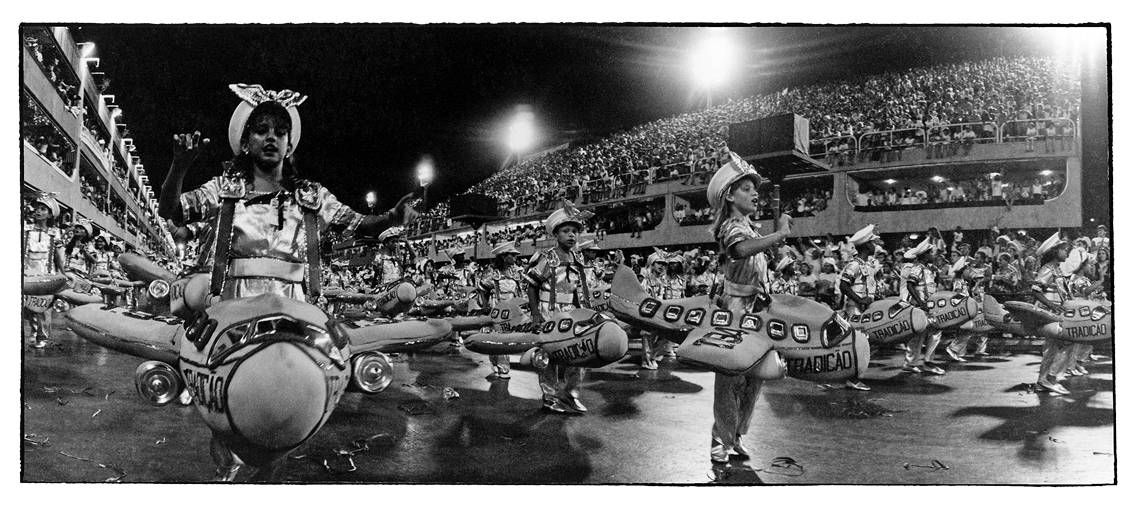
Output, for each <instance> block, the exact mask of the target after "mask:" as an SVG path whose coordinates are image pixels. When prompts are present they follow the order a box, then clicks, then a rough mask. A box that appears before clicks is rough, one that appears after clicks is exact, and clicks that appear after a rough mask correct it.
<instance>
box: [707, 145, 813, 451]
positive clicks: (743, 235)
mask: <svg viewBox="0 0 1140 506" xmlns="http://www.w3.org/2000/svg"><path fill="white" fill-rule="evenodd" d="M760 182H761V181H760V175H759V174H757V173H756V169H754V168H752V166H751V165H749V164H748V163H747V162H745V161H744V160H742V159H741V158H740V157H739V156H737V155H736V154H735V153H733V154H731V157H730V159H729V161H728V163H726V164H724V165H723V166H722V167H721V168H720V169H719V170H717V172H716V174H714V175H713V177H712V179H710V180H709V186H708V189H707V190H706V193H707V197H708V202H709V204H710V205H712V206H713V207H714V208H715V209H716V211H715V212H716V216H717V217H716V221H715V222H714V223H713V227H712V232H713V237H714V239H715V240H716V242H717V244H718V245H719V246H720V251H721V257H720V258H721V260H722V262H723V268H722V270H723V271H724V289H723V293H724V295H723V296H722V297H720V299H719V300H718V303H717V305H718V306H719V307H720V308H721V309H727V310H730V311H740V312H756V311H758V310H759V308H758V307H757V305H762V304H766V303H767V301H768V300H769V297H768V289H769V286H768V280H769V274H768V258H767V257H766V256H765V255H764V253H763V252H764V251H765V250H767V249H768V248H770V247H772V246H774V245H778V244H780V243H782V242H783V241H784V239H785V238H787V237H788V235H789V234H790V233H791V221H792V220H791V217H789V216H788V215H786V214H781V215H780V217H779V219H778V220H777V221H778V223H779V226H778V229H777V230H776V231H775V233H773V234H770V235H767V236H762V235H761V234H760V231H759V228H760V227H759V225H758V224H756V223H753V222H752V220H751V219H749V216H750V215H752V214H754V213H755V212H756V210H757V209H756V206H757V202H758V201H759V199H760V194H759V191H758V189H759V186H760ZM714 374H715V375H716V379H715V381H714V383H713V427H712V443H711V447H710V450H709V456H710V458H711V459H712V461H713V462H715V463H718V464H723V463H726V462H728V459H729V457H730V456H737V457H741V458H748V457H749V450H748V449H747V448H746V447H745V446H744V443H743V441H742V438H743V436H744V434H746V433H747V432H748V426H749V424H750V423H751V421H752V410H753V408H755V406H756V399H757V398H758V397H759V396H760V387H761V385H762V384H763V381H761V380H758V379H754V378H750V377H747V376H729V375H727V374H721V373H714Z"/></svg>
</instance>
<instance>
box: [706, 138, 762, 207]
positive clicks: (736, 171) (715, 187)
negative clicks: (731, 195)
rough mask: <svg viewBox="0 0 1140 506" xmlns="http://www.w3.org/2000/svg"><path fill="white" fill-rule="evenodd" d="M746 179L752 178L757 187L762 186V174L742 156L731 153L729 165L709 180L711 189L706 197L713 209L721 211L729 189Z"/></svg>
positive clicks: (721, 168)
mask: <svg viewBox="0 0 1140 506" xmlns="http://www.w3.org/2000/svg"><path fill="white" fill-rule="evenodd" d="M746 177H750V178H752V179H753V180H754V181H755V183H756V186H760V183H761V179H760V174H759V173H757V172H756V169H755V168H753V167H752V165H751V164H749V163H748V162H746V161H744V159H743V158H741V157H740V155H737V154H736V153H732V152H730V153H729V160H728V163H725V164H724V165H721V167H720V169H718V170H717V171H716V173H715V174H713V177H712V179H709V187H708V189H706V190H705V197H706V198H708V201H709V205H710V206H712V208H713V209H720V208H721V206H723V205H724V202H725V199H727V197H728V189H729V188H731V187H732V184H733V183H735V182H737V181H739V180H741V179H743V178H746Z"/></svg>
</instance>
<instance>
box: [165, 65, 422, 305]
mask: <svg viewBox="0 0 1140 506" xmlns="http://www.w3.org/2000/svg"><path fill="white" fill-rule="evenodd" d="M230 89H231V90H233V91H234V93H236V94H237V95H238V97H239V98H241V99H242V101H241V103H240V104H239V105H238V107H237V108H236V109H235V110H234V114H233V116H232V117H231V118H230V125H229V143H230V148H231V149H232V150H233V153H234V158H233V159H232V161H231V162H229V163H228V164H227V168H226V170H225V171H224V173H223V174H222V175H221V176H217V177H215V178H213V179H211V180H210V181H208V182H206V183H205V184H203V185H202V186H201V187H199V188H197V189H195V190H192V191H189V192H186V193H183V192H182V180H183V179H184V178H185V176H186V173H187V171H189V169H190V168H191V166H192V165H193V163H194V161H195V160H196V159H197V158H198V155H199V153H200V152H201V150H200V149H199V145H200V144H204V143H208V142H209V139H205V140H203V139H201V134H200V133H199V132H195V133H193V134H181V135H175V136H174V162H173V163H172V164H171V167H170V172H169V173H168V174H167V177H166V180H165V181H164V182H163V184H162V193H161V195H160V198H159V215H160V216H162V217H163V218H166V219H170V220H172V221H174V222H175V224H176V225H182V224H184V223H190V222H202V221H214V222H215V225H214V227H213V228H214V230H215V231H216V232H220V233H216V234H211V235H213V236H214V237H213V240H212V244H210V245H208V246H207V245H203V247H204V248H207V249H206V251H210V252H212V257H213V258H212V259H211V261H212V263H213V265H214V278H216V279H214V280H213V282H212V285H211V293H212V294H213V295H214V296H219V297H221V298H222V299H231V298H237V297H250V296H254V295H259V294H262V293H273V294H277V295H281V296H284V297H290V298H294V299H297V300H305V299H306V297H308V298H310V299H313V300H315V299H316V298H317V297H318V296H319V295H320V294H319V287H320V281H319V280H317V279H310V278H313V277H318V276H317V274H318V273H319V270H318V268H313V267H317V266H319V258H318V256H317V255H318V252H317V247H316V245H317V244H319V237H316V236H319V234H320V233H322V232H324V231H325V230H327V229H328V228H329V227H337V228H341V229H343V230H345V231H346V232H349V233H351V232H353V231H358V232H360V233H361V234H364V235H376V234H379V233H380V232H381V231H383V230H384V229H386V228H388V227H389V226H392V225H397V224H400V223H402V222H404V220H405V219H411V218H414V217H415V216H416V215H417V214H418V213H416V212H415V211H414V210H410V209H407V208H406V206H405V204H406V203H407V202H408V201H410V200H411V198H412V197H411V195H407V196H405V197H404V198H403V199H401V200H400V202H399V203H397V205H396V206H395V207H394V208H392V209H391V210H389V211H388V212H386V213H384V214H381V215H361V214H359V213H357V212H356V211H353V210H352V209H351V208H349V207H348V206H346V205H344V204H341V203H340V201H339V200H337V198H336V196H334V195H333V194H332V193H331V192H329V191H328V190H327V189H325V188H324V187H323V186H321V185H320V184H318V183H316V182H313V181H309V180H306V179H302V178H301V177H300V173H299V172H298V171H297V168H296V167H295V166H294V165H293V162H292V158H291V156H292V154H293V152H294V150H295V149H296V148H297V145H298V144H299V143H300V140H301V117H300V115H299V113H298V112H297V106H299V105H301V103H303V102H304V101H305V98H306V97H305V96H304V95H300V94H298V93H296V92H293V91H290V90H283V91H280V92H275V91H271V90H264V89H262V88H261V86H258V85H242V84H237V85H231V86H230ZM310 223H311V224H310ZM309 230H311V231H312V233H310V231H309ZM219 236H220V237H223V239H219V238H218V237H219ZM219 241H221V244H218V243H219ZM309 273H312V274H309ZM219 278H220V279H219ZM219 285H220V286H219Z"/></svg>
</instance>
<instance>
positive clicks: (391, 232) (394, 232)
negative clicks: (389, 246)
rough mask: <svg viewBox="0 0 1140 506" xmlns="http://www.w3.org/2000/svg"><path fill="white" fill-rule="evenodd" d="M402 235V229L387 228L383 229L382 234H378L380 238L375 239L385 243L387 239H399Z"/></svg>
mask: <svg viewBox="0 0 1140 506" xmlns="http://www.w3.org/2000/svg"><path fill="white" fill-rule="evenodd" d="M403 233H404V227H388V228H386V229H384V231H383V232H380V236H379V237H377V239H379V240H380V241H386V240H388V239H395V238H398V237H400V234H403Z"/></svg>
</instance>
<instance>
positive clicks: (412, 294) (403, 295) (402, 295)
mask: <svg viewBox="0 0 1140 506" xmlns="http://www.w3.org/2000/svg"><path fill="white" fill-rule="evenodd" d="M396 299H398V300H399V301H400V302H402V303H404V304H410V303H412V302H413V301H415V300H416V287H415V286H414V285H412V284H411V283H400V284H399V286H397V287H396Z"/></svg>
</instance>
